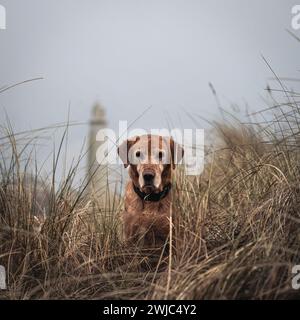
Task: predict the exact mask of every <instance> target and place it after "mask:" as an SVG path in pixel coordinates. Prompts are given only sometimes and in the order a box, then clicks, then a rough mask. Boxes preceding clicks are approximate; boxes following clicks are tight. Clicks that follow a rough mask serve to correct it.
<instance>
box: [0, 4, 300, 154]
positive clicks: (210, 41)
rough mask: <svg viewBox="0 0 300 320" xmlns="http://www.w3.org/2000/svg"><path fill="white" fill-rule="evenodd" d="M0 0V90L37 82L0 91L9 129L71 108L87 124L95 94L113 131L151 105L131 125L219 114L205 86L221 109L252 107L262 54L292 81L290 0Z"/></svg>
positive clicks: (77, 142)
mask: <svg viewBox="0 0 300 320" xmlns="http://www.w3.org/2000/svg"><path fill="white" fill-rule="evenodd" d="M0 4H2V5H4V6H5V7H6V11H7V30H5V31H3V30H0V87H2V86H4V85H8V84H13V83H16V82H18V81H22V80H26V79H30V78H34V77H39V76H41V77H43V78H44V80H42V81H38V82H33V83H29V84H26V85H23V86H20V87H17V88H14V89H12V90H10V91H7V92H5V93H3V94H1V95H0V123H1V124H3V121H4V113H3V110H4V109H5V110H6V112H7V113H8V115H9V118H10V119H11V121H12V123H13V125H14V128H15V131H21V130H26V129H31V128H38V127H43V126H48V125H51V124H55V123H59V122H63V121H65V120H66V118H67V110H68V106H69V104H70V105H71V120H73V121H78V122H87V121H88V119H89V116H90V109H91V106H92V104H93V103H94V102H95V101H96V100H99V101H101V102H102V104H103V105H104V106H105V107H106V109H107V116H108V121H109V124H110V126H111V127H112V128H117V127H118V121H119V120H128V122H131V121H133V120H134V119H136V118H137V117H138V116H139V115H140V114H141V113H142V112H143V110H145V109H146V108H147V107H149V106H152V108H151V109H150V110H149V111H148V112H147V114H146V115H145V116H144V117H142V118H141V119H140V120H139V121H138V122H137V123H136V124H135V126H137V127H145V128H160V127H166V126H167V124H168V122H172V123H174V125H175V126H180V127H182V126H183V127H191V126H192V123H191V121H190V119H189V117H188V116H186V114H185V111H187V112H189V113H193V114H195V113H196V114H199V115H201V116H202V117H206V118H210V119H211V118H213V117H217V116H218V115H219V113H218V109H217V106H216V103H215V100H214V97H213V95H212V93H211V90H210V89H209V86H208V83H209V82H212V83H213V84H214V86H215V88H216V89H217V92H218V94H219V96H220V98H221V101H222V105H223V106H224V107H229V105H230V103H231V102H234V103H237V104H238V105H240V107H241V108H243V107H244V105H245V102H248V103H249V104H250V107H251V109H253V110H258V109H261V108H263V107H264V103H263V101H262V100H261V96H262V95H265V92H264V88H265V87H266V83H267V81H268V78H270V77H271V76H272V74H271V72H270V70H269V69H268V68H267V66H266V65H265V63H264V62H263V60H262V58H261V54H262V55H264V56H265V57H266V59H267V60H268V61H269V62H270V64H271V65H272V67H273V68H274V70H275V71H276V72H277V73H278V75H279V76H289V77H299V70H300V62H299V52H300V43H297V42H296V41H295V39H293V38H292V37H291V36H290V35H289V34H288V33H287V32H286V29H290V30H291V26H290V25H291V18H292V15H291V8H292V6H293V5H295V4H296V3H295V1H294V0H292V1H290V0H276V1H275V0H264V1H261V0H252V1H246V0H226V1H221V0H219V1H216V0H201V1H196V0H151V1H149V0H148V1H146V0H126V1H124V0H0ZM295 33H296V34H298V36H300V31H295ZM184 110H185V111H184ZM168 117H170V118H168ZM167 118H168V121H167ZM170 119H171V121H170ZM86 134H87V127H86V126H80V127H77V128H76V129H74V130H72V132H71V135H70V141H69V143H70V148H69V150H70V152H71V153H73V154H76V152H77V151H78V150H79V148H80V147H81V145H82V141H83V138H84V136H86Z"/></svg>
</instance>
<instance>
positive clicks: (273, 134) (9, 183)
mask: <svg viewBox="0 0 300 320" xmlns="http://www.w3.org/2000/svg"><path fill="white" fill-rule="evenodd" d="M281 91H282V92H283V94H284V97H285V100H284V102H281V103H275V101H274V104H273V105H272V107H271V108H269V109H268V110H266V112H269V111H270V110H272V111H273V112H274V114H273V117H272V119H271V118H270V117H268V119H271V120H268V121H261V122H260V123H253V122H252V123H248V124H242V123H238V122H237V123H232V122H231V123H229V122H224V123H214V129H213V137H214V141H215V144H214V145H212V146H210V147H209V148H207V163H206V166H205V170H204V172H203V174H202V175H201V176H199V177H193V178H191V177H186V176H185V175H184V172H183V171H182V170H178V173H177V176H176V178H175V181H174V189H173V194H174V201H173V211H174V219H173V224H174V228H173V231H172V239H173V240H174V241H173V242H172V247H171V249H172V250H170V251H169V253H170V256H169V257H168V258H167V259H166V258H164V257H162V256H161V255H160V254H159V252H158V253H157V252H153V251H152V252H148V251H146V250H142V249H140V248H134V247H128V246H126V245H125V244H124V242H123V241H122V236H121V225H120V212H121V211H122V200H121V199H120V197H118V196H115V197H114V195H109V197H108V198H109V199H114V200H113V201H110V205H109V206H108V205H106V206H105V209H103V204H101V203H97V201H95V197H93V195H89V194H88V193H86V192H84V190H85V188H86V184H83V185H82V186H80V187H79V188H75V187H74V177H75V176H76V172H77V170H78V167H79V164H80V162H81V161H84V160H82V159H81V158H80V157H79V161H78V162H77V163H75V164H74V165H73V167H71V168H70V169H69V171H68V174H67V175H66V178H65V180H64V181H63V182H62V183H61V184H60V185H59V186H57V185H56V184H55V170H56V169H57V164H58V159H59V157H60V156H61V155H60V152H58V153H57V154H56V156H55V157H54V160H53V173H52V177H51V178H50V179H48V180H47V181H42V177H41V176H40V173H39V172H40V171H39V167H38V165H37V164H35V165H34V166H33V167H32V165H31V166H30V165H29V158H31V159H32V157H33V156H32V155H30V154H31V152H29V151H30V145H29V144H28V145H25V146H24V145H22V146H19V142H18V140H17V139H16V135H14V134H13V132H12V131H11V130H10V131H9V132H8V133H6V134H3V135H2V139H1V150H2V151H1V157H2V161H1V163H0V173H1V184H0V264H1V265H3V266H5V267H6V270H7V278H8V279H7V280H8V290H6V291H0V298H1V299H287V298H296V297H299V292H297V291H295V290H293V289H292V286H291V278H292V272H291V269H292V267H293V266H294V265H295V264H300V228H299V227H300V225H299V223H300V179H299V175H300V166H299V163H300V162H299V160H300V159H299V157H300V138H299V137H300V130H299V129H300V113H299V102H298V101H297V98H298V97H299V96H300V95H299V94H297V93H295V92H291V91H290V92H289V91H287V90H285V89H284V88H281ZM27 150H28V152H26V151H27ZM32 168H34V170H33V169H32ZM41 181H42V182H41ZM107 192H113V191H109V190H107ZM41 203H42V204H43V206H42V208H41Z"/></svg>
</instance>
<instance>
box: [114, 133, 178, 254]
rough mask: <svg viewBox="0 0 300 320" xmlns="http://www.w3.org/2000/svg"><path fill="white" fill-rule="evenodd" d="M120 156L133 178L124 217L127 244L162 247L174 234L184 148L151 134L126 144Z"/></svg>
mask: <svg viewBox="0 0 300 320" xmlns="http://www.w3.org/2000/svg"><path fill="white" fill-rule="evenodd" d="M118 154H119V157H120V158H121V160H122V161H123V163H124V167H125V168H127V167H129V170H128V173H129V177H130V181H129V182H128V183H127V185H126V188H125V210H124V212H123V213H122V220H123V226H124V236H125V241H127V242H129V243H136V244H140V245H142V246H143V247H147V248H149V247H150V248H157V247H162V246H164V244H165V243H166V241H167V239H168V236H169V231H170V216H171V214H172V212H171V210H172V207H171V200H172V175H173V172H174V170H175V168H176V164H177V163H178V162H180V161H181V160H182V158H183V155H184V150H183V147H182V146H180V145H179V144H177V143H176V142H175V141H174V140H173V139H172V138H170V137H163V136H158V135H150V134H149V135H143V136H136V137H133V138H131V139H128V140H127V141H124V142H123V143H122V144H121V145H120V146H119V148H118Z"/></svg>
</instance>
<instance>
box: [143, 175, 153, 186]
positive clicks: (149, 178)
mask: <svg viewBox="0 0 300 320" xmlns="http://www.w3.org/2000/svg"><path fill="white" fill-rule="evenodd" d="M143 178H144V181H145V184H151V183H152V182H153V180H154V173H153V172H144V174H143Z"/></svg>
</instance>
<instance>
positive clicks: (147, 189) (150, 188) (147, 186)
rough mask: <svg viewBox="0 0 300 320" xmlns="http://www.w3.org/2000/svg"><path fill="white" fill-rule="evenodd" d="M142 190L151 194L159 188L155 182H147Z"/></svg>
mask: <svg viewBox="0 0 300 320" xmlns="http://www.w3.org/2000/svg"><path fill="white" fill-rule="evenodd" d="M141 190H142V191H143V192H144V193H147V194H151V193H155V192H156V191H157V189H156V188H155V186H154V185H153V184H150V183H148V184H145V185H144V186H143V187H142V188H141Z"/></svg>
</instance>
